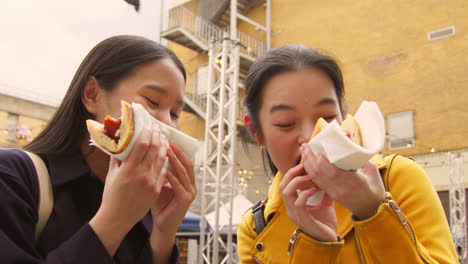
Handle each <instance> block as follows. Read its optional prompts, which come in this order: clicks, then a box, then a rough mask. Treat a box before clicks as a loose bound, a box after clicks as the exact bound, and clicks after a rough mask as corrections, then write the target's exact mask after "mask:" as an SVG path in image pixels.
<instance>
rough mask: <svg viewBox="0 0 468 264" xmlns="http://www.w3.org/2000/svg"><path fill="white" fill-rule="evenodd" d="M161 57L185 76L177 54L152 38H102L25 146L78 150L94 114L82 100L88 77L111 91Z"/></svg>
mask: <svg viewBox="0 0 468 264" xmlns="http://www.w3.org/2000/svg"><path fill="white" fill-rule="evenodd" d="M162 59H170V60H172V61H173V62H174V63H175V65H176V66H177V67H178V68H179V69H180V71H181V72H182V74H183V76H184V79H186V73H185V69H184V66H183V65H182V62H181V61H180V60H179V59H178V58H177V56H176V55H175V54H174V53H173V52H172V51H170V50H169V49H168V48H166V47H164V46H162V45H160V44H158V43H156V42H154V41H152V40H150V39H147V38H143V37H138V36H127V35H123V36H114V37H111V38H108V39H105V40H103V41H102V42H100V43H99V44H97V45H96V46H95V47H94V48H93V49H92V50H91V51H90V52H89V54H88V55H87V56H86V58H85V59H84V60H83V62H82V63H81V65H80V67H79V68H78V70H77V71H76V73H75V76H74V77H73V80H72V82H71V84H70V87H69V88H68V91H67V93H66V94H65V97H64V98H63V101H62V103H61V104H60V106H59V108H58V109H57V111H56V112H55V115H54V116H53V117H52V120H51V121H50V122H49V124H48V125H47V126H46V127H45V129H44V130H43V131H42V132H41V133H40V134H39V135H38V136H37V137H36V138H35V139H34V140H33V141H32V142H31V143H29V144H28V145H27V146H26V147H25V149H26V150H29V151H31V152H34V153H37V154H54V155H60V154H65V153H77V152H79V151H80V146H81V144H82V143H83V140H85V138H86V136H87V133H88V132H87V130H86V124H85V121H86V119H90V118H94V116H93V115H92V114H90V113H89V112H88V111H87V110H86V108H85V107H84V105H83V103H82V101H81V97H82V94H83V91H84V88H85V86H86V84H87V82H88V80H89V79H90V78H91V77H95V78H96V80H97V81H98V83H99V85H100V86H101V87H102V88H103V89H105V90H106V91H112V90H113V89H114V88H115V87H116V86H117V84H118V83H119V81H120V80H122V79H124V78H126V77H128V76H130V75H131V74H132V73H134V72H135V70H137V68H138V67H140V66H142V65H144V64H147V63H150V62H154V61H158V60H162Z"/></svg>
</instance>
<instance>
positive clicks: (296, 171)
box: [280, 164, 304, 191]
mask: <svg viewBox="0 0 468 264" xmlns="http://www.w3.org/2000/svg"><path fill="white" fill-rule="evenodd" d="M303 172H304V166H303V165H302V164H298V165H296V167H293V168H291V169H289V170H288V172H287V173H286V174H285V175H284V178H283V180H282V181H281V183H280V190H281V191H283V190H284V188H286V186H288V184H289V182H290V181H291V180H292V179H293V178H294V177H297V176H300V175H303Z"/></svg>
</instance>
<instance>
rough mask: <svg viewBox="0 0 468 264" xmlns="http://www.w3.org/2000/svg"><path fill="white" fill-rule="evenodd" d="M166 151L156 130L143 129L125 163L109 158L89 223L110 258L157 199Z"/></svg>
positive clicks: (163, 180)
mask: <svg viewBox="0 0 468 264" xmlns="http://www.w3.org/2000/svg"><path fill="white" fill-rule="evenodd" d="M166 152H167V147H166V144H165V143H163V141H162V138H161V134H160V133H159V131H158V130H157V129H154V128H144V129H143V130H142V132H141V133H140V135H139V136H138V139H137V141H136V144H135V146H134V148H133V149H132V151H131V153H130V155H129V156H128V158H127V159H126V160H125V161H124V162H121V161H119V160H117V159H115V158H112V157H111V159H110V165H109V170H108V173H107V176H106V180H105V185H104V193H103V197H102V203H101V206H100V208H99V210H98V212H97V213H96V215H95V216H94V217H93V218H92V219H91V221H90V225H91V227H92V228H93V230H94V231H95V232H96V234H97V235H98V237H99V238H100V239H101V241H102V243H103V244H104V246H105V247H106V249H107V251H108V252H109V254H110V255H113V254H115V251H116V250H117V248H118V247H119V245H120V243H121V242H122V240H123V238H124V237H125V235H126V234H127V233H128V232H129V231H130V229H131V228H132V227H133V226H134V225H135V224H136V223H137V222H139V221H141V219H142V218H143V217H144V216H145V215H146V214H147V213H148V212H149V210H150V208H151V207H152V206H153V205H154V203H155V202H156V201H157V200H158V198H159V197H160V194H161V189H162V186H163V184H164V182H165V179H166V175H167V157H166Z"/></svg>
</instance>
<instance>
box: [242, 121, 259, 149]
mask: <svg viewBox="0 0 468 264" xmlns="http://www.w3.org/2000/svg"><path fill="white" fill-rule="evenodd" d="M244 125H245V128H246V129H247V131H248V132H249V134H250V136H251V137H252V138H253V140H255V142H256V143H257V144H259V145H260V146H263V138H262V137H261V135H260V133H259V131H258V129H257V126H256V125H255V124H254V122H253V121H252V118H250V115H249V114H246V115H244Z"/></svg>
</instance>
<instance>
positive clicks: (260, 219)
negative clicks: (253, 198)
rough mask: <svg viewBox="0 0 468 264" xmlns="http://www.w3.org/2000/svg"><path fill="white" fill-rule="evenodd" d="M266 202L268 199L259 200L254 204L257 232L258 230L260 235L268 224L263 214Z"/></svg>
mask: <svg viewBox="0 0 468 264" xmlns="http://www.w3.org/2000/svg"><path fill="white" fill-rule="evenodd" d="M265 203H266V200H264V201H258V202H257V203H255V204H254V205H253V206H252V213H253V216H254V222H255V232H257V235H259V234H260V233H261V232H262V231H263V229H265V226H266V221H265V217H264V216H263V212H264V211H265Z"/></svg>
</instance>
